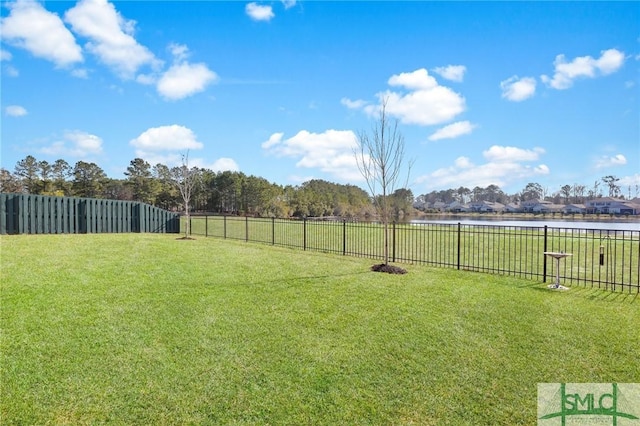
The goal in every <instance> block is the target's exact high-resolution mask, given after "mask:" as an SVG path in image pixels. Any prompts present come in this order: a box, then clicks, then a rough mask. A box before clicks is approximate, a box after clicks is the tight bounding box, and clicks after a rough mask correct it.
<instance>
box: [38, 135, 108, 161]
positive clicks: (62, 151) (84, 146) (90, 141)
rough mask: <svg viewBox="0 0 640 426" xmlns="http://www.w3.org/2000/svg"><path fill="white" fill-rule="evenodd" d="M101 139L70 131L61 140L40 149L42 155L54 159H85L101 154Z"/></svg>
mask: <svg viewBox="0 0 640 426" xmlns="http://www.w3.org/2000/svg"><path fill="white" fill-rule="evenodd" d="M102 144H103V141H102V138H100V137H99V136H96V135H92V134H91V133H88V132H85V131H82V130H71V131H67V132H65V133H64V136H63V138H62V140H57V141H55V142H54V143H52V144H51V145H50V146H48V147H45V148H42V149H41V150H40V152H41V153H42V154H46V155H51V156H55V157H73V158H79V159H86V158H89V157H91V156H95V155H100V154H102Z"/></svg>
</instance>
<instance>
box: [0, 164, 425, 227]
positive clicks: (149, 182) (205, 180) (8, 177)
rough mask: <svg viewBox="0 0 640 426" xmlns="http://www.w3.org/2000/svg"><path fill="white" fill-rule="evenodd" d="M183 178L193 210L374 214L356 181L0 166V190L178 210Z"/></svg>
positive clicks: (399, 205)
mask: <svg viewBox="0 0 640 426" xmlns="http://www.w3.org/2000/svg"><path fill="white" fill-rule="evenodd" d="M185 168H186V169H185ZM187 176H188V177H189V178H191V179H192V180H193V188H192V189H191V191H190V194H189V198H190V203H189V204H190V205H191V210H192V211H198V212H213V213H227V214H248V215H256V216H274V217H292V216H294V217H318V216H342V217H356V216H357V217H363V216H370V215H374V214H375V208H374V205H373V203H372V198H371V196H370V195H369V194H367V192H365V191H364V190H362V189H361V188H360V187H357V186H355V185H341V184H336V183H331V182H327V181H324V180H310V181H308V182H305V183H303V184H301V185H297V186H292V185H287V186H281V185H277V184H274V183H271V182H268V181H267V180H266V179H264V178H261V177H256V176H247V175H245V174H244V173H242V172H231V171H224V172H214V171H212V170H209V169H201V168H195V167H188V165H187V164H186V163H184V164H183V165H182V166H179V167H173V168H170V167H168V166H166V165H164V164H156V165H155V166H151V165H150V164H149V163H148V162H147V161H145V160H143V159H141V158H135V159H133V160H132V161H131V162H130V163H129V166H128V167H127V169H126V171H125V172H124V178H123V179H113V178H109V177H107V175H106V173H105V172H104V170H103V169H102V168H100V167H99V166H98V165H97V164H95V163H89V162H85V161H78V162H77V163H75V165H73V166H71V165H70V164H69V163H67V162H66V161H65V160H63V159H59V160H56V161H55V162H54V163H49V162H47V161H38V160H37V159H36V158H35V157H33V156H31V155H29V156H27V157H26V158H24V159H22V160H20V161H18V162H17V164H16V166H15V169H14V171H13V172H10V171H9V170H7V169H4V168H2V169H0V192H10V193H30V194H40V195H53V196H75V197H89V198H109V199H117V200H136V201H142V202H145V203H149V204H152V205H155V206H158V207H161V208H164V209H167V210H182V209H183V207H184V195H185V194H184V193H182V191H181V190H182V189H184V188H183V186H181V185H180V183H184V182H185V177H187ZM413 198H414V197H413V194H412V193H411V191H410V190H407V189H399V190H396V191H395V192H394V193H393V194H391V195H390V196H388V199H389V202H390V205H391V206H392V207H393V212H394V214H396V215H402V214H405V213H407V212H409V211H410V210H411V205H412V203H413Z"/></svg>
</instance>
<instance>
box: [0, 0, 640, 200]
mask: <svg viewBox="0 0 640 426" xmlns="http://www.w3.org/2000/svg"><path fill="white" fill-rule="evenodd" d="M0 13H1V16H2V23H1V59H2V61H1V63H0V65H1V70H2V82H1V83H2V86H1V90H2V92H1V108H2V116H1V119H2V130H1V131H2V157H1V162H0V164H1V165H2V166H3V167H5V168H8V169H9V170H13V168H14V166H15V163H16V162H17V161H18V160H20V159H22V158H24V157H25V156H27V155H33V156H35V157H36V158H37V159H38V160H47V161H49V162H53V161H55V160H56V159H58V158H64V159H65V160H67V161H68V162H69V163H70V164H72V165H73V164H75V162H76V161H79V160H83V161H93V162H95V163H97V164H98V165H99V166H100V167H102V168H103V169H104V170H105V172H106V173H107V174H108V175H109V176H110V177H115V178H123V177H124V175H123V172H124V171H125V170H126V167H127V166H128V165H129V162H130V161H131V160H133V159H134V158H136V157H141V158H144V159H145V160H147V161H148V162H149V163H151V164H152V165H153V164H156V163H158V162H161V163H163V164H167V165H169V166H173V165H177V164H178V163H179V161H180V156H181V154H183V153H185V152H186V151H187V150H189V156H190V163H191V164H192V165H198V166H201V167H207V168H210V169H213V170H216V171H220V170H237V171H242V172H244V173H246V174H248V175H256V176H262V177H264V178H266V179H268V180H269V181H271V182H275V183H278V184H282V185H286V184H293V185H296V184H299V183H302V182H303V181H305V180H308V179H311V178H318V179H326V180H330V181H333V182H339V183H351V184H356V185H360V186H362V187H363V188H366V186H365V185H364V182H363V180H362V178H361V176H360V175H359V173H358V171H357V167H356V165H355V160H354V158H353V154H352V152H353V147H354V144H355V143H356V141H357V135H358V134H359V133H360V132H363V131H364V132H367V131H370V129H371V126H372V124H373V123H374V122H375V117H376V115H377V111H378V108H379V105H380V101H381V99H383V98H386V99H387V112H388V113H389V114H390V115H391V116H392V117H393V118H396V119H397V120H398V121H399V125H400V130H401V132H402V134H403V135H404V139H405V144H406V158H407V159H413V160H414V161H415V163H414V165H413V169H412V171H411V178H410V182H409V186H410V188H411V189H412V190H413V192H414V194H416V195H418V194H423V193H426V192H430V191H432V190H439V189H447V188H457V187H459V186H466V187H468V188H473V187H475V186H481V187H486V186H487V185H490V184H496V185H498V186H500V187H501V188H502V189H503V190H504V191H505V192H508V193H514V192H517V191H520V190H521V189H523V188H524V187H525V185H526V184H527V183H528V182H537V183H540V184H541V185H542V186H543V187H545V188H546V189H547V190H548V192H549V193H553V192H554V191H557V190H558V189H559V188H560V187H561V186H562V185H565V184H569V185H573V184H575V183H577V184H581V185H586V186H587V188H591V187H592V185H593V183H594V182H595V181H596V180H599V179H600V178H601V177H603V176H606V175H615V176H617V177H619V178H620V182H619V183H620V184H621V186H622V188H623V191H622V192H623V194H625V195H627V187H628V186H631V187H632V188H634V189H632V192H633V193H635V185H640V111H639V109H640V108H639V107H640V100H639V98H640V96H639V95H640V81H639V75H640V73H639V70H640V3H638V2H592V3H579V2H562V3H554V2H489V3H484V2H418V1H414V2H381V1H376V2H365V1H357V2H349V1H342V2H324V1H298V2H296V1H292V0H290V1H282V2H281V1H272V2H239V1H229V2H221V1H192V2H188V1H186V2H162V1H157V2H156V1H145V2H127V1H124V2H123V1H120V2H107V1H105V0H81V1H79V2H65V1H47V2H36V1H33V0H28V1H27V0H18V1H14V2H2V8H1V12H0ZM633 193H632V195H634V194H633Z"/></svg>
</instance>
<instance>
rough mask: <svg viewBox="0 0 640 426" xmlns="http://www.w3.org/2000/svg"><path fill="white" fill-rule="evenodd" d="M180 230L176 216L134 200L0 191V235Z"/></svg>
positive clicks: (172, 231) (177, 216) (167, 231)
mask: <svg viewBox="0 0 640 426" xmlns="http://www.w3.org/2000/svg"><path fill="white" fill-rule="evenodd" d="M120 232H155V233H178V232H180V216H179V215H178V214H177V213H172V212H168V211H166V210H162V209H159V208H157V207H154V206H150V205H148V204H144V203H141V202H137V201H120V200H102V199H95V198H77V197H49V196H45V195H31V194H0V234H87V233H120Z"/></svg>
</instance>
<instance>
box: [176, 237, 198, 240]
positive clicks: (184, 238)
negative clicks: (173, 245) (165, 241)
mask: <svg viewBox="0 0 640 426" xmlns="http://www.w3.org/2000/svg"><path fill="white" fill-rule="evenodd" d="M176 240H195V238H192V237H180V238H176Z"/></svg>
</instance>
